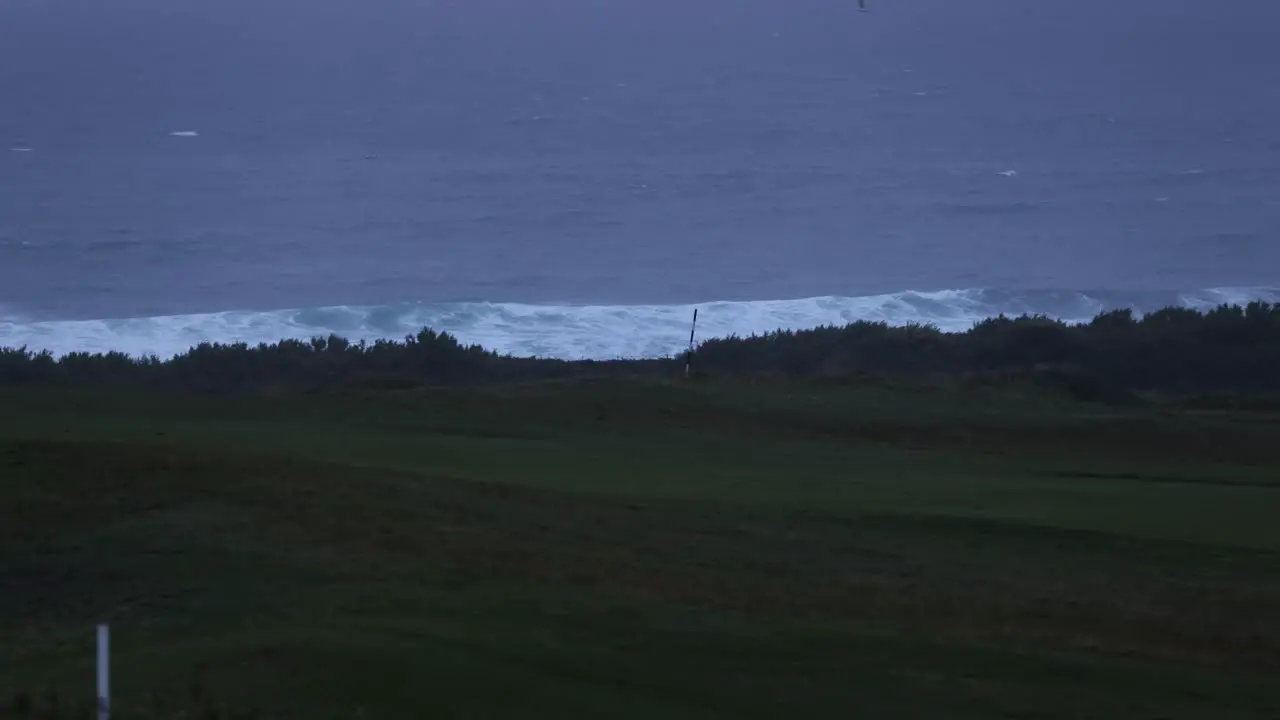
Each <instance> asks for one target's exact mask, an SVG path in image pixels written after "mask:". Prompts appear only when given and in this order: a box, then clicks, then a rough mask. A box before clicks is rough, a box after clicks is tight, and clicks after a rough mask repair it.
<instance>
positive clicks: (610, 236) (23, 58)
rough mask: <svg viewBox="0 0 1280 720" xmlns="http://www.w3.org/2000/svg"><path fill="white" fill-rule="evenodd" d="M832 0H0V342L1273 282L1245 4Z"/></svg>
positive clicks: (491, 338)
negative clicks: (863, 8)
mask: <svg viewBox="0 0 1280 720" xmlns="http://www.w3.org/2000/svg"><path fill="white" fill-rule="evenodd" d="M868 1H869V10H868V11H867V12H859V11H858V10H857V3H856V2H855V0H645V1H643V2H642V1H640V0H252V1H250V0H110V2H104V1H103V0H3V1H0V346H20V345H27V346H29V347H31V348H48V349H50V350H53V351H55V352H66V351H71V350H108V349H117V350H123V351H127V352H130V353H157V354H160V355H167V354H171V353H173V352H177V351H180V350H182V349H184V348H186V347H188V346H190V345H191V344H193V343H196V342H200V341H203V340H219V341H239V340H244V341H249V342H258V341H266V340H275V339H279V338H283V337H307V336H312V335H320V334H328V333H330V332H336V333H340V334H343V335H347V336H349V337H352V338H376V337H393V338H398V337H400V336H402V335H404V334H406V333H408V332H412V331H414V330H416V329H418V328H420V327H422V326H424V325H430V326H433V327H435V328H438V329H443V330H448V331H450V332H453V333H455V334H456V335H458V336H459V337H460V338H461V339H463V340H464V341H469V342H479V343H481V344H484V345H485V346H488V347H491V348H494V349H498V350H502V351H507V352H512V353H517V354H538V355H547V356H557V357H570V358H573V357H616V356H652V355H663V354H667V353H671V352H674V351H677V350H679V349H680V347H681V346H682V344H683V343H684V342H685V341H687V339H688V338H687V333H688V321H689V316H690V314H691V311H692V308H693V307H694V306H697V307H699V308H700V309H701V311H702V312H701V318H702V320H703V324H702V325H701V329H700V334H702V335H703V336H708V335H726V334H732V333H736V334H749V333H752V332H759V331H766V330H770V329H774V328H778V327H790V328H802V327H810V326H814V325H821V324H829V323H843V322H847V321H851V320H855V319H860V318H867V319H876V320H887V321H889V322H891V323H909V322H928V323H934V324H936V325H938V326H940V327H942V328H945V329H964V328H966V327H968V326H969V325H971V324H972V323H973V322H974V321H975V320H976V319H978V318H981V317H984V316H990V315H994V314H998V313H1023V312H1030V313H1044V314H1048V315H1052V316H1055V317H1061V318H1064V319H1068V320H1079V319H1085V318H1088V317H1090V316H1092V315H1093V314H1095V313H1096V312H1098V311H1099V310H1101V309H1103V308H1109V307H1134V308H1136V309H1138V310H1145V309H1152V308H1155V307H1159V306H1163V305H1169V304H1182V305H1188V306H1193V307H1204V306H1210V305H1214V304H1217V303H1221V302H1240V301H1245V300H1249V299H1255V298H1256V299H1266V300H1272V301H1275V300H1280V42H1277V39H1278V38H1280V2H1277V1H1276V0H1230V1H1229V2H1225V3H1210V2H1204V1H1203V0H1071V1H1069V2H1068V1H1066V0H1062V1H1057V0H1036V1H1034V2H1032V1H1030V0H868Z"/></svg>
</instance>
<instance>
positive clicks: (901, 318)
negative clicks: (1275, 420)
mask: <svg viewBox="0 0 1280 720" xmlns="http://www.w3.org/2000/svg"><path fill="white" fill-rule="evenodd" d="M1254 300H1262V301H1265V302H1280V288H1266V287H1251V288H1211V289H1204V290H1195V291H1188V292H1168V293H1108V292H1076V291H1050V290H1045V291H1015V290H1001V289H969V290H940V291H933V292H916V291H906V292H899V293H891V294H885V295H870V296H861V297H836V296H827V297H812V298H802V299H796V300H758V301H745V302H730V301H722V302H708V303H699V304H697V305H696V307H698V308H699V309H700V312H699V319H698V324H699V329H698V336H699V337H700V338H703V339H705V338H709V337H728V336H731V335H737V336H747V335H752V334H759V333H765V332H770V331H773V330H778V329H790V330H802V329H807V328H813V327H818V326H823V325H845V324H848V323H851V322H855V321H858V320H870V321H875V322H886V323H889V324H891V325H907V324H913V323H914V324H932V325H936V326H937V327H939V328H941V329H943V330H948V331H961V330H966V329H968V328H969V327H971V326H972V325H973V323H975V322H977V321H979V320H982V319H984V318H989V317H995V316H997V315H1045V316H1048V317H1053V318H1057V319H1061V320H1065V321H1068V322H1082V321H1087V320H1089V319H1091V318H1092V317H1094V316H1095V315H1097V314H1098V313H1099V312H1102V311H1105V310H1111V309H1117V308H1132V309H1133V310H1135V311H1136V312H1150V311H1152V310H1156V309H1159V308H1162V307H1168V306H1182V307H1190V308H1196V309H1208V308H1211V307H1214V306H1217V305H1221V304H1245V303H1248V302H1251V301H1254ZM694 307H695V305H693V304H690V305H580V306H574V305H529V304H520V303H400V304H393V305H370V306H334V307H322V308H310V309H290V310H273V311H266V312H257V311H228V312H217V313H203V314H193V315H171V316H162V317H146V318H123V319H107V320H56V321H40V322H28V321H24V320H22V319H19V318H17V317H14V316H11V315H10V316H7V317H5V318H4V319H0V347H21V346H26V347H27V348H28V349H32V350H48V351H50V352H52V353H54V354H55V355H63V354H66V353H69V352H108V351H119V352H124V353H127V354H129V355H134V356H142V355H156V356H159V357H161V358H168V357H172V356H173V355H176V354H178V353H181V352H184V351H186V350H187V349H189V348H190V347H192V346H193V345H197V344H199V343H202V342H222V343H231V342H245V343H249V344H257V343H270V342H276V341H279V340H283V339H287V338H310V337H315V336H327V335H330V334H337V335H341V336H343V337H346V338H348V339H351V340H353V341H358V340H368V341H372V340H377V339H397V340H398V339H401V338H403V337H404V336H405V335H407V334H410V333H415V332H417V331H418V330H421V329H422V328H423V327H430V328H432V329H435V330H440V331H445V332H448V333H450V334H452V335H454V336H456V337H457V338H458V339H459V340H461V341H462V342H464V343H468V344H470V343H476V344H479V345H482V346H484V347H486V348H488V349H490V350H496V351H498V352H501V353H507V354H511V355H518V356H539V357H549V358H560V359H566V360H575V359H596V360H608V359H615V358H652V357H663V356H669V355H672V354H675V353H678V352H680V351H681V350H682V349H683V348H684V347H685V343H687V342H688V338H689V320H690V318H691V316H692V314H693V308H694ZM0 315H3V313H0Z"/></svg>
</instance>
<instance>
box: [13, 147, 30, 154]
mask: <svg viewBox="0 0 1280 720" xmlns="http://www.w3.org/2000/svg"><path fill="white" fill-rule="evenodd" d="M9 151H10V152H16V153H29V152H31V151H32V150H31V148H29V147H11V148H9Z"/></svg>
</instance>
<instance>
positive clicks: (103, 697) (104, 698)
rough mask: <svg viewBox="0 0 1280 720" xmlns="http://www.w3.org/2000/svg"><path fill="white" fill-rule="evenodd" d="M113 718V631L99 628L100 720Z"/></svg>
mask: <svg viewBox="0 0 1280 720" xmlns="http://www.w3.org/2000/svg"><path fill="white" fill-rule="evenodd" d="M110 717H111V630H110V628H108V627H107V626H106V625H105V624H103V625H99V626H98V720H108V719H109V718H110Z"/></svg>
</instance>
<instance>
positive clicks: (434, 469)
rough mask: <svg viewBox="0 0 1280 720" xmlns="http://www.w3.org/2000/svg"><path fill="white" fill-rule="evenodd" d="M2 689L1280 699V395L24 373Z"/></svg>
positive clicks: (603, 711)
mask: <svg viewBox="0 0 1280 720" xmlns="http://www.w3.org/2000/svg"><path fill="white" fill-rule="evenodd" d="M0 493H2V495H0V703H3V702H6V698H8V697H15V696H17V695H19V694H20V693H29V694H30V695H31V696H32V697H33V698H34V700H35V701H36V703H37V704H48V702H49V700H46V698H47V697H48V696H50V695H51V694H56V697H57V699H58V703H59V704H60V705H61V706H63V707H71V706H78V705H84V704H86V703H88V702H90V701H91V696H92V690H93V667H92V659H93V626H94V624H95V623H96V622H98V621H99V620H107V621H110V622H111V623H112V627H113V644H114V657H115V677H114V685H115V688H114V695H115V705H116V707H117V708H118V709H119V712H118V713H117V716H118V717H121V718H125V717H129V716H133V717H177V716H178V715H176V714H175V713H176V712H177V709H178V708H190V707H192V706H196V705H199V706H209V707H222V708H224V709H230V710H235V711H237V712H243V713H248V712H254V713H257V715H255V716H289V717H307V718H312V717H320V718H355V717H365V718H393V717H394V718H403V717H467V718H480V717H503V718H507V717H554V718H564V717H579V716H583V717H637V718H657V717H661V718H685V717H690V718H692V717H699V718H701V717H732V718H738V717H742V718H749V717H783V716H786V717H841V718H848V717H875V718H881V717H894V718H896V717H910V718H926V717H927V718H968V717H975V718H976V717H1026V718H1054V717H1061V718H1099V717H1117V718H1192V717H1203V718H1215V719H1225V718H1268V717H1270V718H1274V717H1278V716H1280V681H1278V680H1277V678H1280V522H1277V521H1278V520H1280V416H1269V415H1263V414H1252V415H1244V414H1232V413H1221V412H1219V413H1207V412H1201V413H1192V412H1190V411H1180V410H1174V409H1170V408H1158V407H1147V406H1132V407H1126V408H1114V407H1102V406H1088V405H1081V404H1076V403H1073V402H1070V401H1067V400H1063V399H1059V398H1055V397H1051V396H1048V395H1043V394H1038V393H1036V392H1032V391H1025V392H1019V391H1017V390H1015V389H1011V388H1005V389H980V388H963V387H950V388H940V387H924V386H910V385H903V386H896V387H895V386H891V385H888V384H884V383H872V382H851V383H835V382H827V383H798V382H794V383H781V382H757V383H736V384H717V383H695V384H691V385H681V384H667V383H659V382H640V381H636V382H625V381H617V380H615V381H609V382H604V381H574V382H565V383H543V384H531V385H524V386H507V387H497V388H485V389H422V390H412V391H396V392H391V391H384V392H369V393H356V392H352V393H345V394H315V395H278V396H271V397H267V396H259V397H239V398H220V399H215V398H195V397H178V396H160V395H155V396H149V395H145V394H139V393H111V392H86V391H70V390H36V389H7V390H0Z"/></svg>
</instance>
